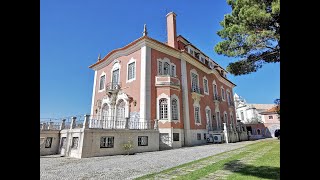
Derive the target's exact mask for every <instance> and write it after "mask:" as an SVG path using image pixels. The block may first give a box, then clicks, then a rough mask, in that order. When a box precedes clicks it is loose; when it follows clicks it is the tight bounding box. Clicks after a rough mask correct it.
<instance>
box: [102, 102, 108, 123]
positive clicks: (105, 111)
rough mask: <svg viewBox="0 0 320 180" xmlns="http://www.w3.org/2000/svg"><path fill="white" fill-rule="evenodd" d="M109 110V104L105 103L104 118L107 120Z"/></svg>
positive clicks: (103, 108)
mask: <svg viewBox="0 0 320 180" xmlns="http://www.w3.org/2000/svg"><path fill="white" fill-rule="evenodd" d="M108 110H109V106H108V104H104V105H103V107H102V113H101V116H102V120H107V119H108Z"/></svg>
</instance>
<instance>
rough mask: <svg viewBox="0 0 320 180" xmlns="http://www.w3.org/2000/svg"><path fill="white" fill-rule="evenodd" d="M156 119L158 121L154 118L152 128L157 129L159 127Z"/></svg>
mask: <svg viewBox="0 0 320 180" xmlns="http://www.w3.org/2000/svg"><path fill="white" fill-rule="evenodd" d="M158 121H159V120H158V119H155V120H154V126H153V129H154V130H159V128H158Z"/></svg>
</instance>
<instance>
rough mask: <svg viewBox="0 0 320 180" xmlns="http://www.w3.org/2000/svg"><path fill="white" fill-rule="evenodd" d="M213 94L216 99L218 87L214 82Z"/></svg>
mask: <svg viewBox="0 0 320 180" xmlns="http://www.w3.org/2000/svg"><path fill="white" fill-rule="evenodd" d="M213 95H214V99H215V100H218V89H217V85H216V84H213Z"/></svg>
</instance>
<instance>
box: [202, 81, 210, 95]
mask: <svg viewBox="0 0 320 180" xmlns="http://www.w3.org/2000/svg"><path fill="white" fill-rule="evenodd" d="M203 86H204V92H205V93H209V91H208V80H207V79H203Z"/></svg>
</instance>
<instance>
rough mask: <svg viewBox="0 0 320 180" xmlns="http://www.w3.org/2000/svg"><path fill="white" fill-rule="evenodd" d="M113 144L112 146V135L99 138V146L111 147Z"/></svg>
mask: <svg viewBox="0 0 320 180" xmlns="http://www.w3.org/2000/svg"><path fill="white" fill-rule="evenodd" d="M113 146H114V137H113V136H104V137H101V138H100V148H113Z"/></svg>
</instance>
